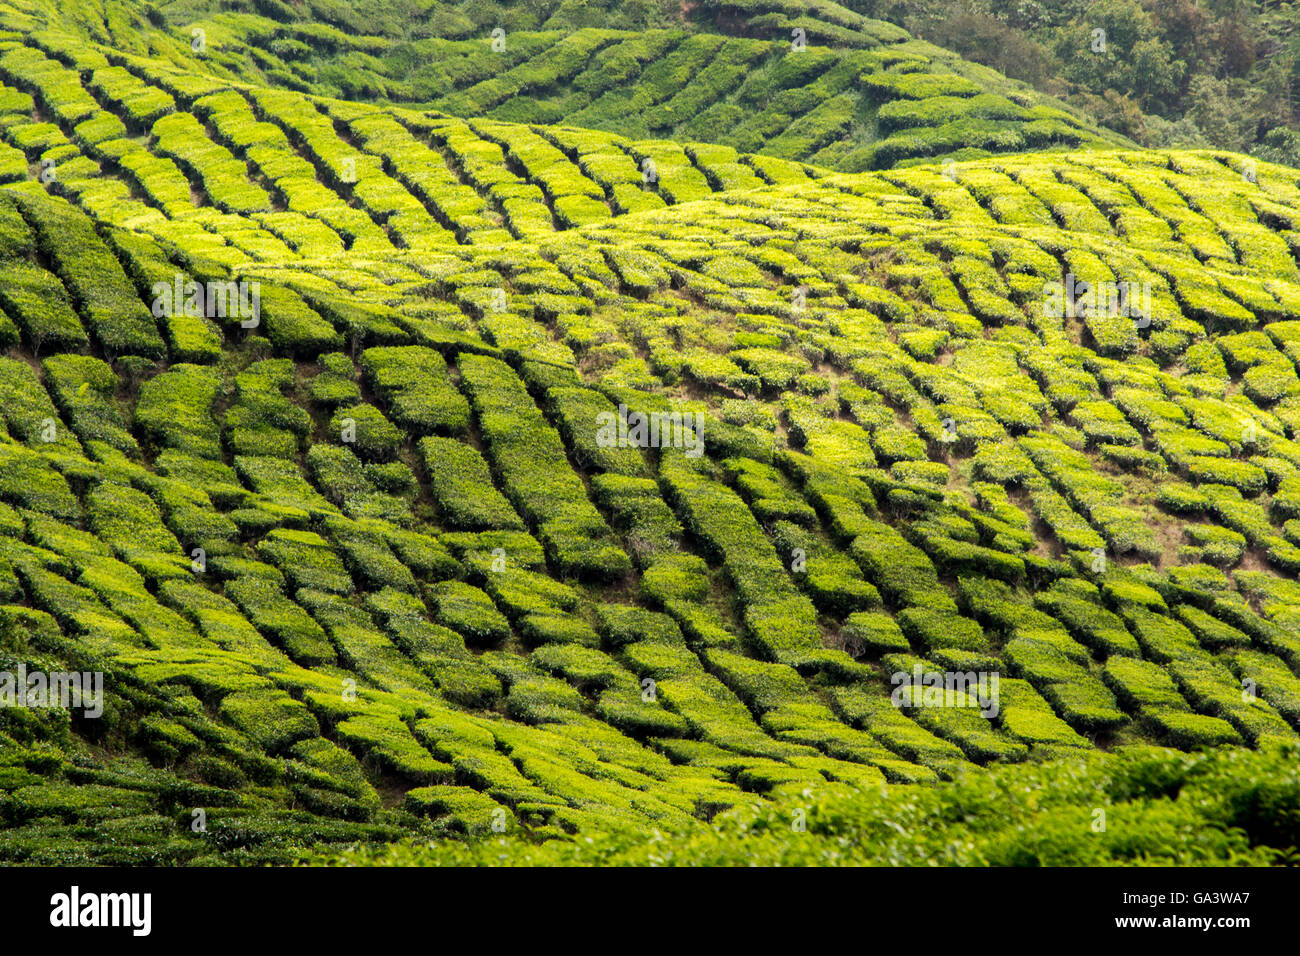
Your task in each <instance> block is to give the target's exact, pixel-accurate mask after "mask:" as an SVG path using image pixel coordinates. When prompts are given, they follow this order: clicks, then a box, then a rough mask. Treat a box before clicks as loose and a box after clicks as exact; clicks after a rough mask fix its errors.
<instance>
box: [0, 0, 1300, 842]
mask: <svg viewBox="0 0 1300 956" xmlns="http://www.w3.org/2000/svg"><path fill="white" fill-rule="evenodd" d="M181 6H184V5H174V4H167V5H159V7H157V8H147V7H145V6H144V5H140V4H133V3H115V2H111V0H110V2H108V3H106V4H104V5H102V6H100V5H96V6H95V7H94V9H93V10H92V8H91V5H89V4H71V5H66V4H61V5H58V6H57V7H56V5H54V4H52V3H46V2H37V0H21V2H20V0H9V2H7V3H3V4H0V349H3V355H0V671H9V672H12V671H16V670H17V669H18V668H19V667H20V666H21V667H23V668H25V669H26V670H27V671H29V672H31V671H45V672H63V671H78V672H101V673H102V674H103V681H104V712H103V714H102V716H99V717H91V716H89V715H88V714H87V713H85V712H83V711H79V710H77V709H72V710H70V711H69V710H65V709H52V708H40V707H25V708H24V707H3V708H0V863H5V864H14V863H28V864H65V863H108V864H178V863H182V864H198V863H266V862H270V863H286V862H292V861H295V860H298V859H301V858H309V859H312V860H315V861H322V860H323V861H328V862H452V863H465V862H512V863H537V862H549V863H556V862H585V863H602V862H603V863H612V862H617V863H661V862H685V863H721V862H750V861H752V860H757V861H760V862H785V863H844V862H850V863H858V862H879V863H909V864H912V863H929V862H946V863H1032V862H1055V863H1085V864H1086V863H1098V862H1115V861H1118V862H1130V863H1141V862H1174V863H1204V862H1235V863H1242V862H1246V863H1275V862H1285V861H1286V859H1287V857H1286V848H1287V847H1293V846H1294V845H1295V842H1296V837H1297V835H1298V834H1297V831H1296V823H1295V821H1296V819H1297V814H1298V813H1300V809H1298V807H1300V788H1298V787H1297V783H1296V766H1297V759H1296V758H1297V755H1300V735H1298V733H1297V731H1298V730H1300V676H1297V675H1300V584H1298V583H1297V579H1296V575H1297V571H1300V377H1298V376H1297V362H1300V265H1298V262H1300V171H1297V170H1295V169H1290V168H1286V167H1282V166H1275V165H1270V164H1268V163H1263V162H1256V161H1253V160H1250V159H1248V158H1246V157H1243V156H1238V155H1234V154H1228V153H1220V152H1213V151H1163V152H1155V151H1139V150H1131V149H1124V148H1122V147H1123V145H1124V144H1123V143H1120V142H1117V141H1115V139H1114V137H1113V135H1112V134H1108V133H1107V134H1103V133H1101V132H1099V131H1098V129H1097V128H1096V127H1095V126H1093V125H1092V124H1091V123H1090V121H1088V120H1086V118H1084V117H1081V116H1078V115H1075V114H1072V113H1069V112H1067V111H1064V110H1061V109H1057V108H1055V107H1049V106H1047V105H1045V104H1043V103H1040V102H1036V101H1033V100H1032V99H1030V98H1028V97H1029V94H1023V95H1022V94H1019V93H1013V92H1008V91H1009V90H1011V86H1012V84H1010V83H1009V82H1008V81H1005V80H1002V79H1000V78H997V77H996V76H989V77H986V76H985V75H984V74H986V73H988V71H986V70H982V68H977V67H973V66H970V65H969V64H965V65H963V64H961V63H960V61H957V60H956V58H954V57H952V56H951V55H950V54H945V53H944V52H943V51H940V50H937V49H935V48H927V47H926V46H925V45H924V44H919V43H918V42H917V41H913V40H910V39H909V38H907V37H906V36H903V35H899V33H900V31H896V30H895V29H894V28H891V27H888V25H885V24H879V25H878V24H874V23H873V22H868V21H866V20H865V18H862V17H860V16H859V15H856V14H853V15H852V16H849V13H850V11H847V10H844V8H842V7H839V6H838V5H836V4H834V3H829V2H826V3H820V4H812V5H808V4H801V5H799V6H800V7H801V8H804V9H812V10H814V11H820V12H821V13H820V14H819V16H820V17H821V18H820V19H817V17H814V18H813V19H814V20H816V23H822V22H824V23H828V24H833V25H834V26H835V30H830V28H829V27H828V28H826V30H824V31H821V29H820V28H819V27H817V26H816V24H814V23H812V22H811V21H810V22H809V24H808V26H807V27H806V32H807V35H808V47H807V49H804V50H801V51H793V50H791V49H790V43H789V40H788V39H787V38H788V36H789V33H790V29H789V27H790V23H791V22H792V21H789V20H782V19H780V17H781V16H785V14H782V13H781V11H783V10H785V5H783V4H781V3H779V2H775V0H774V2H769V3H752V4H751V3H735V4H734V6H735V7H737V8H745V9H748V8H750V7H754V8H760V7H761V8H762V10H763V11H766V13H765V14H764V15H765V16H769V17H770V16H776V17H777V19H775V20H771V19H768V20H763V21H762V22H763V23H768V24H774V26H772V30H771V32H772V34H773V35H775V36H776V37H777V38H778V39H776V40H773V39H771V38H770V37H769V38H768V39H763V38H762V37H759V36H727V35H724V34H723V33H721V32H709V31H708V30H706V29H704V28H703V27H701V26H699V25H698V24H696V25H692V26H691V28H690V29H684V30H678V31H677V32H673V31H672V30H670V29H668V28H667V27H662V29H661V27H660V26H657V25H655V24H649V25H648V28H646V27H647V25H645V24H634V23H627V24H623V25H622V26H620V27H619V28H618V29H613V28H598V27H590V26H582V27H581V28H580V29H572V30H570V29H558V28H552V27H553V25H552V24H550V23H548V22H546V21H542V22H537V23H531V24H530V23H524V24H523V26H524V28H525V29H523V30H522V31H521V32H520V33H518V34H516V33H514V32H509V33H508V35H507V41H506V54H505V55H506V56H507V61H506V62H507V64H508V65H505V66H501V65H493V64H494V63H495V62H496V61H489V60H488V59H487V57H488V56H489V54H490V53H491V52H492V51H491V47H490V45H489V40H488V37H487V34H486V30H485V31H483V32H482V33H481V34H480V33H474V32H473V30H471V27H472V26H473V24H472V23H470V25H469V26H465V25H464V23H462V21H464V20H465V17H466V16H467V14H465V13H464V12H463V11H461V10H460V8H459V7H458V6H457V5H452V4H434V5H425V6H430V7H436V8H438V9H437V14H438V16H435V17H432V18H431V19H429V20H428V21H427V23H426V24H425V26H426V27H427V30H428V31H436V30H437V29H438V28H439V25H440V24H441V25H443V26H444V27H445V28H446V29H445V35H437V34H436V33H433V32H431V33H430V34H429V35H428V36H427V37H423V38H417V39H413V40H411V41H410V44H411V46H412V49H413V50H414V51H415V52H414V53H413V54H412V55H413V56H415V57H416V58H417V59H418V60H419V62H420V64H421V69H419V70H416V71H414V72H413V73H412V76H413V77H414V78H415V79H412V80H411V81H410V82H411V84H412V86H411V88H403V87H401V86H400V85H398V80H396V79H394V80H393V81H392V83H393V85H392V86H385V87H384V88H383V89H381V90H374V91H372V90H369V89H368V88H365V87H364V86H348V85H347V84H348V83H352V82H353V81H352V80H351V79H348V78H347V77H344V76H343V72H342V70H343V68H342V66H340V65H339V64H342V63H345V62H346V63H353V62H355V63H358V64H364V67H362V66H357V67H355V69H356V70H357V71H358V72H359V73H362V74H364V75H365V76H377V77H384V76H388V75H389V73H393V72H396V73H401V70H398V69H397V67H396V66H394V64H393V63H390V62H387V61H385V59H384V55H383V49H381V47H380V44H379V41H378V40H376V39H375V38H373V37H367V35H366V34H364V33H362V32H361V31H359V30H351V29H347V26H348V25H347V24H346V23H342V24H340V25H338V26H333V27H328V28H327V27H325V26H318V27H314V28H309V27H308V26H304V25H303V22H301V21H300V20H297V19H292V18H291V17H290V14H292V13H293V9H291V8H286V7H285V5H284V4H279V3H265V4H258V5H257V7H258V8H259V9H260V10H261V11H262V12H260V13H257V14H254V13H251V12H222V13H212V14H211V19H209V20H204V21H203V22H204V23H207V24H208V26H207V32H206V34H205V35H206V38H207V39H206V41H205V42H206V44H207V45H206V47H205V52H202V53H200V52H196V51H195V50H193V49H192V46H191V40H190V36H191V35H190V32H189V30H188V28H187V29H184V30H182V29H180V28H175V26H174V23H173V21H172V20H171V19H170V18H171V17H172V16H173V15H175V16H178V17H180V16H181V15H182V14H187V11H185V10H181V11H180V13H177V12H176V10H172V9H170V8H172V7H177V8H179V7H181ZM190 6H194V7H199V6H202V5H190ZM237 6H239V5H237ZM310 6H311V7H312V8H313V10H316V11H317V13H319V11H320V10H323V9H325V8H326V7H327V6H328V7H330V8H338V9H339V10H342V13H339V16H343V13H346V12H347V10H346V9H344V5H342V4H320V3H313V4H311V5H310ZM501 6H502V7H508V6H511V5H509V4H502V5H501ZM465 7H466V9H468V7H469V5H465ZM282 8H283V9H282ZM286 10H287V11H288V12H285V11H286ZM268 11H269V12H268ZM204 12H205V11H198V12H197V13H195V15H194V16H192V17H191V18H190V19H187V20H186V21H185V22H186V26H187V27H188V26H189V25H190V24H191V23H196V22H199V17H198V13H204ZM277 14H282V15H283V16H280V17H279V18H278V19H277ZM778 14H779V15H778ZM846 17H847V19H846ZM458 18H459V19H458ZM837 18H839V19H837ZM854 18H856V19H854ZM841 21H843V22H841ZM175 22H180V21H179V20H176V21H175ZM320 22H323V21H320ZM754 23H759V20H755V21H754ZM754 23H751V24H749V28H748V29H747V31H745V32H747V33H755V32H756V31H757V29H758V28H757V27H755V26H754ZM457 24H460V26H459V27H457V26H456V25H457ZM377 26H378V27H382V26H383V24H382V23H378V24H377ZM529 29H531V30H532V31H533V32H531V33H530V32H528V31H529ZM819 31H820V32H819ZM836 31H839V32H836ZM384 43H385V44H387V43H389V41H388V40H385V41H384ZM367 44H370V45H371V48H370V49H369V50H367ZM302 46H306V47H309V48H312V49H318V48H320V49H325V50H327V51H328V53H329V55H328V57H325V58H324V59H322V60H320V61H316V60H312V61H310V62H311V63H312V64H314V66H313V69H315V70H319V79H320V83H319V84H316V83H315V79H316V77H315V76H314V75H313V70H309V69H306V68H302V69H295V68H294V64H296V63H298V62H299V59H301V58H300V57H298V54H299V53H302V51H301V50H300V47H302ZM384 48H387V47H384ZM782 49H784V50H785V51H786V52H784V53H782V52H781V50H782ZM305 55H306V54H305V53H304V54H303V56H305ZM296 57H298V58H297V59H296ZM250 58H251V60H252V65H250V63H249V60H250ZM254 67H255V69H254ZM331 71H332V72H331ZM386 71H387V72H386ZM547 71H549V72H547ZM254 73H256V75H254ZM540 74H545V75H540ZM331 77H333V79H331ZM345 79H346V81H347V82H344V80H345ZM417 81H418V88H417V86H416V84H417ZM338 92H351V93H352V94H353V95H354V97H355V98H354V99H352V100H349V99H346V98H339V97H338V96H336V95H330V94H333V93H338ZM724 94H725V95H724ZM786 94H789V95H788V96H787V95H786ZM747 97H748V99H747ZM1017 97H1020V98H1019V99H1017ZM759 103H763V104H767V105H766V106H765V108H764V109H762V110H760V109H759V108H758V107H757V106H756V105H755V104H759ZM866 116H869V117H870V121H869V123H868V122H867V121H866V120H865V119H863V117H866ZM860 123H861V124H863V125H864V127H865V126H870V127H871V129H873V130H875V131H876V132H875V133H871V132H864V131H863V130H861V129H859V128H858V127H859V124H860ZM656 124H657V125H656ZM873 124H874V125H873ZM876 133H880V134H883V135H876ZM1037 147H1043V149H1042V150H1041V151H1033V150H1034V149H1035V148H1037ZM1062 147H1068V148H1062ZM1027 150H1028V151H1027ZM954 155H955V161H954ZM944 157H947V158H946V159H944ZM963 157H964V158H963ZM916 160H929V161H928V162H920V163H918V162H916ZM1075 280H1078V281H1079V282H1082V283H1086V284H1087V292H1086V293H1084V292H1083V291H1081V290H1082V289H1083V287H1082V286H1078V287H1076V286H1075V284H1074V282H1075ZM1063 283H1064V288H1062V284H1063ZM1107 290H1109V292H1107ZM1076 292H1078V293H1079V294H1080V295H1085V294H1086V296H1087V297H1088V298H1087V302H1088V303H1089V305H1088V307H1083V306H1082V305H1081V304H1080V303H1079V302H1077V301H1075V293H1076ZM1107 294H1109V295H1110V305H1111V306H1112V307H1111V308H1107V302H1106V298H1105V296H1106V295H1107ZM1115 305H1118V306H1119V308H1114V307H1113V306H1115ZM214 306H215V307H214ZM250 307H251V308H250ZM638 413H639V414H640V415H643V416H650V415H658V416H675V417H669V418H666V419H665V420H667V421H675V422H676V426H675V430H674V431H673V434H674V435H675V437H677V438H680V439H681V441H680V442H662V443H660V444H661V445H662V447H643V443H638V442H636V441H631V442H623V443H617V442H615V443H611V442H609V441H606V440H604V437H603V435H602V431H601V424H600V423H601V422H602V421H606V422H608V421H611V420H615V419H621V420H624V421H627V420H629V419H630V418H632V417H634V416H635V415H637V414H638ZM667 427H668V426H665V428H667ZM701 451H702V454H700V453H699V452H701ZM918 668H919V669H921V670H923V671H926V672H936V671H937V672H961V673H966V672H971V673H992V674H994V675H1000V677H1001V679H1000V694H999V697H998V700H997V702H996V704H997V706H996V707H994V708H993V710H994V711H995V712H994V713H991V714H989V713H983V714H982V713H981V711H980V710H979V709H976V708H975V707H973V706H964V705H965V704H972V705H973V704H974V703H975V700H974V699H973V697H972V698H971V699H969V700H959V701H958V702H957V705H956V706H943V707H935V706H929V705H925V706H914V707H899V706H895V703H896V701H895V700H894V699H891V698H895V697H897V694H896V681H894V680H892V679H891V675H896V674H899V673H906V674H911V673H913V672H914V671H915V670H916V669H918ZM911 693H913V694H915V696H916V698H917V699H915V700H914V701H910V702H913V703H916V704H924V701H923V700H922V699H921V697H922V693H921V690H920V689H913V690H912V691H911ZM909 700H910V699H909ZM909 700H905V701H904V702H905V703H906V702H909ZM950 703H951V702H950ZM1034 794H1038V795H1039V796H1034ZM1040 797H1041V799H1040ZM1108 807H1109V808H1111V816H1110V823H1109V826H1108V828H1107V829H1106V830H1105V832H1104V833H1103V834H1100V835H1099V834H1098V833H1097V832H1096V831H1095V829H1094V828H1093V827H1092V824H1093V823H1094V822H1095V816H1094V812H1093V811H1094V810H1095V809H1096V808H1108ZM801 813H802V814H805V815H806V821H807V824H806V828H804V829H799V828H797V827H792V826H791V820H792V819H795V818H799V815H800V814H801ZM981 814H982V815H981ZM1035 821H1039V822H1041V823H1042V826H1041V827H1039V828H1038V829H1037V830H1036V831H1035V832H1036V833H1037V834H1038V835H1037V836H1036V837H1035V838H1034V840H1033V841H1030V840H1027V839H1026V838H1025V837H1024V833H1025V827H1026V825H1028V824H1031V823H1034V822H1035ZM1046 821H1050V825H1049V823H1048V822H1046Z"/></svg>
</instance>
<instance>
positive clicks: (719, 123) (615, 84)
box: [0, 0, 1132, 172]
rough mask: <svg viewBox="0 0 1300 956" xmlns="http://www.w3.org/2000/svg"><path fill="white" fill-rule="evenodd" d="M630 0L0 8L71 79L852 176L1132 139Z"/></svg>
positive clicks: (882, 52) (1034, 100)
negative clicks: (292, 95)
mask: <svg viewBox="0 0 1300 956" xmlns="http://www.w3.org/2000/svg"><path fill="white" fill-rule="evenodd" d="M645 6H646V5H644V4H643V5H641V6H639V7H638V6H637V5H635V4H627V3H624V2H622V0H607V2H604V3H601V4H593V5H590V6H584V7H583V8H582V9H583V10H585V11H586V12H585V13H579V12H577V11H575V10H574V9H573V8H572V7H571V6H570V5H565V4H555V3H544V4H537V3H527V4H523V3H519V4H516V3H506V4H501V5H499V6H492V5H483V4H465V5H462V6H461V7H460V8H459V9H450V8H449V5H446V4H433V5H428V16H427V17H426V18H424V19H421V18H420V17H419V16H415V15H412V14H410V13H409V12H407V11H401V12H397V13H395V12H394V10H393V8H392V5H391V4H370V5H368V6H367V5H362V6H361V7H360V8H358V9H352V8H351V6H345V5H343V4H337V3H328V4H320V3H318V4H313V5H310V6H309V7H303V8H302V9H297V10H295V9H294V8H292V7H289V6H287V5H285V4H280V3H265V2H262V3H256V4H249V3H243V4H230V3H227V2H224V0H223V2H222V3H220V4H204V3H199V4H179V3H171V4H163V5H160V6H159V7H158V8H156V9H154V8H146V7H145V6H144V5H142V4H140V3H136V2H131V0H109V2H108V3H106V4H104V5H102V6H101V5H99V4H94V5H90V4H82V3H72V4H61V5H59V6H58V7H57V8H56V9H51V5H50V4H48V3H46V2H44V0H28V2H26V3H23V2H21V0H10V2H8V3H5V4H0V17H5V18H6V19H8V20H9V21H10V23H11V24H12V26H13V27H16V28H17V29H20V30H23V31H24V32H26V33H27V36H26V40H27V42H28V43H30V44H32V45H33V46H36V47H38V48H41V49H43V51H44V52H46V53H47V54H49V55H53V56H55V57H56V58H58V59H61V60H63V61H64V62H66V63H67V64H68V65H70V66H72V67H74V68H76V69H78V70H80V71H82V72H83V73H88V72H91V71H93V70H94V69H96V68H101V67H107V66H109V65H111V66H114V67H122V68H124V69H127V70H130V71H131V72H132V73H135V74H137V75H139V76H141V77H142V78H143V79H145V80H161V81H162V82H164V83H166V82H167V79H168V77H167V74H166V73H162V74H161V75H159V73H158V72H157V69H158V68H157V67H156V66H155V65H153V64H151V63H150V62H148V61H144V60H141V59H140V57H141V56H146V57H153V58H156V59H161V60H163V61H165V62H167V63H169V64H170V65H171V66H172V67H173V68H174V69H179V70H180V71H182V72H183V73H185V74H186V75H187V76H189V75H191V74H193V73H194V72H196V71H198V72H201V73H204V74H208V75H210V76H214V77H217V78H219V79H221V80H223V81H227V82H228V81H232V80H234V81H242V82H245V83H252V84H255V85H262V86H271V87H278V88H281V89H286V90H291V91H297V92H303V93H318V94H327V95H331V96H335V97H341V98H344V99H354V100H357V99H359V100H366V101H375V100H379V101H387V102H389V103H392V104H394V105H405V106H413V107H419V108H421V109H430V108H431V109H434V110H437V111H440V112H444V113H448V114H450V115H454V116H462V117H479V118H484V119H489V120H499V121H505V122H516V123H535V124H556V123H563V124H565V125H571V126H577V127H582V128H588V129H596V130H601V131H604V132H609V133H614V134H617V135H619V136H621V137H624V138H626V139H631V140H642V139H653V138H657V139H673V140H677V141H701V142H708V143H713V144H716V145H720V146H727V147H730V148H731V149H734V150H738V151H740V152H763V153H764V154H766V155H769V156H773V157H778V158H783V159H789V160H795V161H809V162H812V163H815V164H817V165H821V166H825V167H827V168H833V169H838V170H844V171H850V172H856V171H860V170H866V169H884V168H889V167H892V166H895V165H899V164H902V163H907V162H916V161H920V160H927V159H928V160H934V159H935V158H936V157H939V158H942V157H949V156H955V157H956V158H973V157H977V156H982V155H988V154H994V153H1008V152H1016V151H1019V150H1024V149H1063V148H1073V147H1079V146H1111V147H1114V146H1123V145H1128V146H1131V145H1132V144H1131V143H1129V142H1128V141H1127V140H1125V139H1124V138H1123V137H1122V136H1119V135H1118V134H1116V133H1113V132H1110V131H1108V130H1103V129H1100V128H1099V127H1098V126H1097V125H1096V124H1095V122H1093V121H1092V120H1091V119H1089V118H1088V117H1085V116H1083V115H1081V114H1080V113H1079V112H1078V111H1077V110H1074V109H1072V108H1070V107H1067V106H1065V104H1063V103H1060V102H1058V101H1056V100H1053V99H1051V98H1050V97H1046V96H1043V95H1042V94H1039V93H1037V92H1035V91H1034V90H1032V89H1031V88H1030V87H1028V86H1026V85H1025V84H1023V83H1017V82H1013V81H1010V80H1008V79H1007V78H1006V77H1004V76H1002V75H1000V74H998V73H996V72H995V71H993V70H990V69H988V68H986V67H983V66H979V65H978V64H974V63H970V62H968V61H964V60H962V59H961V58H960V57H957V56H955V55H953V54H952V53H950V52H948V51H946V50H943V49H941V48H938V47H935V46H933V45H931V44H928V43H924V42H921V41H919V40H916V39H914V38H912V37H911V36H910V35H908V34H907V33H906V32H905V31H904V30H902V29H900V28H898V27H895V26H893V25H892V24H888V23H885V22H883V21H878V20H872V19H870V18H868V17H864V16H862V15H861V14H858V13H854V12H852V11H851V10H847V9H845V8H843V7H840V6H839V5H837V4H835V3H831V2H824V3H819V4H806V3H798V4H795V3H785V4H782V3H779V2H775V3H773V2H744V3H739V2H738V3H728V4H701V5H698V6H695V7H694V8H692V9H691V12H690V13H689V14H684V13H683V12H682V11H681V10H680V9H678V8H677V4H661V5H660V6H663V7H666V8H670V9H667V10H666V11H664V12H658V13H656V14H655V15H650V14H645V15H636V14H634V13H633V12H631V11H630V10H629V8H635V9H641V8H642V7H645ZM651 6H653V5H651ZM688 6H689V5H688ZM231 7H234V8H235V9H233V10H232V9H231ZM6 10H8V11H9V12H8V13H6ZM394 16H396V17H397V22H390V18H392V17H394ZM638 19H639V20H640V22H637V21H638ZM631 25H635V26H636V27H637V28H636V29H630V28H629V26H631ZM196 46H197V47H199V49H196ZM105 58H106V59H107V61H108V62H107V63H105V62H104V59H105ZM182 82H183V81H182ZM188 92H189V91H185V93H188ZM193 92H198V89H196V90H194V91H193ZM182 98H185V96H184V94H183V97H182ZM184 105H186V106H189V103H188V102H186V103H185V104H184Z"/></svg>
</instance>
